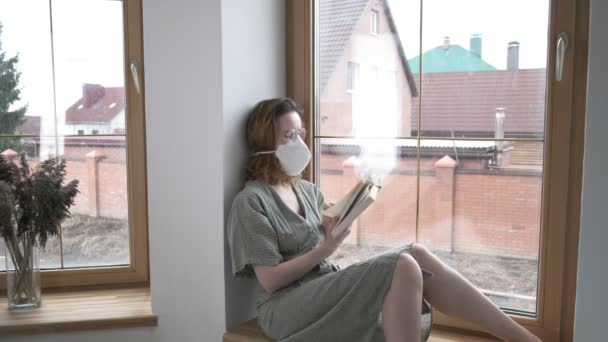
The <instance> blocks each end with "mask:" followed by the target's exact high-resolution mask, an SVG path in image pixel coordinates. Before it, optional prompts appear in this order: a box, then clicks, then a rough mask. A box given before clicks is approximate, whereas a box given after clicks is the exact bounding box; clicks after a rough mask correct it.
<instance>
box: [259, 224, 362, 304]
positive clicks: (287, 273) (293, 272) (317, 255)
mask: <svg viewBox="0 0 608 342" xmlns="http://www.w3.org/2000/svg"><path fill="white" fill-rule="evenodd" d="M323 219H324V223H323V228H324V229H325V240H324V241H323V243H322V244H321V245H319V246H317V247H315V248H313V249H312V250H311V251H309V252H307V253H305V254H302V255H300V256H298V257H296V258H293V259H291V260H289V261H286V262H282V263H280V264H278V265H276V266H266V265H255V266H254V267H253V269H254V271H255V275H256V277H257V279H258V281H259V282H260V284H261V285H262V287H263V288H264V290H266V292H268V293H270V294H272V293H274V292H275V291H277V290H280V289H282V288H284V287H285V286H287V285H289V284H291V283H293V282H294V281H296V280H298V279H300V278H302V277H303V276H304V275H305V274H306V273H307V272H308V271H310V270H311V269H313V267H315V266H316V265H318V264H320V263H321V262H322V261H323V260H325V258H328V257H329V256H331V255H332V254H333V253H334V252H335V251H336V249H338V246H340V244H341V243H342V241H344V239H345V238H346V237H347V236H348V234H349V233H350V229H347V230H345V231H344V232H343V233H342V234H340V235H338V236H337V237H333V236H332V234H330V233H331V230H332V229H333V228H334V227H335V225H336V221H337V220H334V219H327V218H325V217H324V218H323Z"/></svg>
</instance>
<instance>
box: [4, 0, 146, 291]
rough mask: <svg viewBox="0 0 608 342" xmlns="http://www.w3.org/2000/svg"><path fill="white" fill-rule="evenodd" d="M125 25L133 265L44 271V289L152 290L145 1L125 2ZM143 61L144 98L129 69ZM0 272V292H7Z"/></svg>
mask: <svg viewBox="0 0 608 342" xmlns="http://www.w3.org/2000/svg"><path fill="white" fill-rule="evenodd" d="M122 4H123V25H124V28H125V30H124V42H123V43H124V51H125V54H124V58H125V59H124V66H125V68H124V72H125V101H126V104H125V106H126V108H127V113H129V115H127V116H126V118H125V124H126V126H127V130H126V132H127V134H126V143H127V148H126V153H127V170H126V172H127V188H128V190H127V191H128V205H129V218H128V219H129V255H130V260H131V262H130V265H126V266H100V267H87V268H69V269H51V270H42V271H41V272H40V273H41V283H42V287H43V288H76V287H77V288H82V287H96V286H99V285H110V284H124V285H129V286H133V287H135V286H148V285H149V265H148V208H147V203H148V198H147V180H146V179H147V177H146V135H145V113H144V94H145V92H144V84H145V82H144V72H143V70H144V68H143V34H142V32H143V23H142V22H143V16H142V0H122ZM132 60H136V61H138V64H139V65H138V73H139V82H140V90H141V94H139V93H138V92H137V90H136V88H135V84H134V83H133V81H132V78H131V74H130V69H129V67H128V66H129V65H130V62H131V61H132ZM5 278H6V277H5V275H4V272H0V290H4V289H5V288H6V281H5Z"/></svg>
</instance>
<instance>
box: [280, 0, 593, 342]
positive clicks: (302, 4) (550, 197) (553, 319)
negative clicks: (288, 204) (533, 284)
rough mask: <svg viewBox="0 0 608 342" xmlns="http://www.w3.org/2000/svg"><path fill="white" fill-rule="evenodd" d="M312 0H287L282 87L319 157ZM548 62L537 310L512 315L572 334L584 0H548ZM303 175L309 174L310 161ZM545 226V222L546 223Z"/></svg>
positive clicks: (548, 334)
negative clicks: (559, 61) (563, 47)
mask: <svg viewBox="0 0 608 342" xmlns="http://www.w3.org/2000/svg"><path fill="white" fill-rule="evenodd" d="M315 9H316V0H288V2H287V8H286V15H287V94H288V96H290V97H291V98H293V99H294V100H295V101H296V102H298V103H299V104H300V105H301V106H302V107H303V108H304V120H305V125H306V126H307V127H310V128H311V129H310V130H309V131H310V132H311V134H308V135H307V137H306V143H307V144H308V146H309V147H310V148H311V151H312V153H313V156H314V157H313V163H315V164H316V163H318V162H319V158H318V156H317V154H316V153H315V152H316V151H315V150H316V146H315V143H314V135H315V130H314V128H315V125H318V123H317V122H315V121H314V111H315V106H316V102H315V98H314V96H315V86H316V85H315V82H314V77H315V76H314V75H315V73H314V71H315V70H314V68H315V66H314V60H315V58H314V52H315V49H316V47H318V42H316V41H315V38H314V29H315V25H316V22H315V20H314V19H315V18H314V14H315ZM549 26H550V28H549V30H550V32H549V36H548V37H549V41H548V42H549V43H548V52H549V53H548V58H549V61H548V65H547V75H548V79H547V84H548V89H547V98H546V106H547V112H549V113H553V115H552V116H550V117H548V118H547V119H546V123H545V124H546V126H545V127H546V141H545V143H546V144H547V148H546V153H545V156H544V159H545V160H544V183H543V198H542V200H543V207H542V216H541V217H542V229H541V237H540V240H541V242H540V259H539V260H540V262H539V277H538V298H537V303H538V310H537V316H536V317H534V318H529V317H522V316H512V317H513V318H514V320H515V321H517V322H518V323H520V324H522V325H524V326H525V327H526V328H527V329H529V330H530V331H532V332H533V333H534V334H536V335H537V336H539V337H540V338H541V339H543V340H544V341H572V339H573V336H574V307H575V297H576V271H577V261H578V240H579V228H580V227H579V217H580V198H581V185H582V168H583V145H584V126H585V99H586V85H587V50H588V31H589V0H552V2H551V6H550V17H549ZM558 32H566V33H567V34H568V37H569V42H568V49H567V52H566V56H565V64H564V66H565V67H564V73H563V79H562V81H561V82H556V80H555V74H554V72H553V71H554V70H555V54H554V51H555V49H556V37H557V34H558ZM313 163H311V164H310V165H309V166H308V167H307V169H306V170H305V172H304V177H305V178H306V179H308V180H311V181H314V176H315V175H314V172H313V170H314V164H313ZM549 227H550V229H549ZM435 324H436V325H439V326H443V327H447V328H453V329H460V330H467V331H477V332H479V331H480V329H479V327H476V326H474V325H472V324H469V323H466V322H464V321H461V320H458V319H454V318H451V317H447V316H445V315H443V314H441V313H440V312H436V315H435Z"/></svg>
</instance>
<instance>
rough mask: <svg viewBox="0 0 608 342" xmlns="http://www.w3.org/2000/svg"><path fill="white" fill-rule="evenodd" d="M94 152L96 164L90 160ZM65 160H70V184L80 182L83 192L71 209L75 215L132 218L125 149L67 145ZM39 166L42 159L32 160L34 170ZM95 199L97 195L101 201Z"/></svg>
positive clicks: (67, 169) (31, 165)
mask: <svg viewBox="0 0 608 342" xmlns="http://www.w3.org/2000/svg"><path fill="white" fill-rule="evenodd" d="M93 151H94V152H95V153H97V158H95V159H96V162H95V161H94V160H91V158H90V157H87V155H88V153H91V152H93ZM89 156H90V155H89ZM63 158H65V159H66V161H67V168H66V177H65V179H66V182H69V181H72V180H73V179H77V180H78V181H79V183H78V190H79V191H80V192H79V194H78V195H77V196H76V199H75V204H74V205H73V206H72V208H71V212H72V213H74V214H84V215H91V216H106V217H114V218H123V219H126V218H128V189H127V172H126V170H127V168H126V166H127V164H126V149H125V148H124V147H122V148H120V147H106V148H104V147H101V148H93V147H86V146H84V147H75V148H72V147H67V146H66V148H65V155H64V156H63ZM38 163H39V161H38V160H35V159H32V160H30V167H31V168H35V167H36V166H37V165H38ZM92 168H97V170H94V169H92ZM92 196H97V201H95V199H94V198H92ZM93 203H94V204H93Z"/></svg>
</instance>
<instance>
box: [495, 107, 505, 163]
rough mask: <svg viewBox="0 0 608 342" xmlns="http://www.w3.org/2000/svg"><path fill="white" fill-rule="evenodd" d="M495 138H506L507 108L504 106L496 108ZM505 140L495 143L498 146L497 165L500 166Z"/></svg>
mask: <svg viewBox="0 0 608 342" xmlns="http://www.w3.org/2000/svg"><path fill="white" fill-rule="evenodd" d="M494 138H495V139H504V138H505V109H504V108H502V107H498V108H496V125H495V127H494ZM504 144H505V142H504V141H502V140H500V141H499V140H495V141H494V145H495V147H496V150H495V151H496V160H495V166H498V167H500V166H501V165H502V152H503V149H504Z"/></svg>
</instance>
